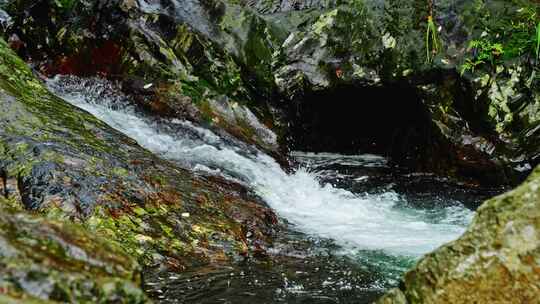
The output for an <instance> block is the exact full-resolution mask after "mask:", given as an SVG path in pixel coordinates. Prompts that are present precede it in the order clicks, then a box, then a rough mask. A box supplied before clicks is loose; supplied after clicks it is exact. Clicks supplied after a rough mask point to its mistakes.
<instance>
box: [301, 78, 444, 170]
mask: <svg viewBox="0 0 540 304" xmlns="http://www.w3.org/2000/svg"><path fill="white" fill-rule="evenodd" d="M290 115H292V119H291V120H290V121H292V122H293V125H292V126H291V132H292V134H291V142H290V147H291V148H292V149H293V150H299V151H311V152H333V153H341V154H363V153H371V154H378V155H382V156H385V157H388V158H390V159H391V160H392V161H393V162H394V163H396V164H399V165H403V166H407V167H413V168H421V167H425V166H426V163H427V162H428V160H427V159H426V158H430V159H432V157H434V155H433V152H435V151H434V150H438V151H440V149H438V148H437V147H438V146H439V145H438V144H437V140H436V133H435V132H434V124H433V122H432V121H431V119H430V115H429V113H428V109H427V108H426V106H425V105H424V104H423V103H422V101H421V98H420V97H419V96H418V94H417V93H416V91H415V90H414V88H411V87H405V86H399V85H396V86H385V87H360V86H342V87H336V88H334V89H331V90H325V91H318V92H311V93H308V94H305V95H304V96H303V97H302V98H300V99H297V100H295V102H294V106H293V109H292V110H291V112H290Z"/></svg>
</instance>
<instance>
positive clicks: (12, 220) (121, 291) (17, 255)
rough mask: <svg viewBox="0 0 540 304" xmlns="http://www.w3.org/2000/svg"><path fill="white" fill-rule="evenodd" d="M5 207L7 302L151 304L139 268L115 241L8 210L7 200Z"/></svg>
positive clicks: (0, 249) (0, 244)
mask: <svg viewBox="0 0 540 304" xmlns="http://www.w3.org/2000/svg"><path fill="white" fill-rule="evenodd" d="M0 203H1V204H2V207H0V266H1V268H0V286H1V292H0V301H2V302H3V303H16V301H21V302H24V303H34V302H35V303H49V302H46V301H51V303H52V302H55V303H58V302H72V303H73V302H101V303H112V302H115V303H146V302H147V301H148V299H147V297H146V296H145V294H144V293H143V291H142V290H141V289H140V284H141V268H140V266H139V264H138V263H137V262H136V261H135V260H134V259H133V258H132V257H131V256H129V255H127V254H126V253H125V252H124V251H123V250H122V249H121V248H120V247H118V246H117V245H115V244H114V243H111V242H109V241H108V240H106V239H104V238H100V237H97V236H95V235H93V234H92V233H89V232H88V231H87V230H86V229H84V228H83V227H81V226H80V225H75V224H72V223H67V222H62V221H55V220H47V219H43V218H41V217H39V216H35V215H29V214H27V213H26V212H21V211H20V210H19V211H17V210H13V209H11V208H6V207H5V205H6V202H5V199H4V198H0ZM41 301H43V302H41Z"/></svg>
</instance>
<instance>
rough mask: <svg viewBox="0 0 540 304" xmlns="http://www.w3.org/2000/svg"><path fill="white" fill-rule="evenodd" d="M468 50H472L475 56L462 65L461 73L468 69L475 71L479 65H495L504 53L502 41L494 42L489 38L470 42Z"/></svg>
mask: <svg viewBox="0 0 540 304" xmlns="http://www.w3.org/2000/svg"><path fill="white" fill-rule="evenodd" d="M468 50H469V51H472V52H473V53H474V56H473V57H472V58H467V59H466V60H465V63H464V64H463V65H462V66H461V74H464V73H465V72H467V71H471V72H474V71H475V69H476V68H477V67H479V66H481V65H483V64H486V63H489V64H491V66H494V65H495V64H496V63H497V62H498V60H499V59H500V58H501V56H502V55H503V54H504V48H503V45H502V44H501V43H492V42H490V41H489V40H487V39H482V40H472V41H471V42H470V43H469V47H468Z"/></svg>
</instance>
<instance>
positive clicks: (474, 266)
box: [378, 167, 540, 304]
mask: <svg viewBox="0 0 540 304" xmlns="http://www.w3.org/2000/svg"><path fill="white" fill-rule="evenodd" d="M539 260H540V167H538V168H536V170H535V171H534V172H533V173H532V174H531V176H530V177H529V178H528V179H527V181H526V182H525V183H523V184H522V185H521V186H519V187H518V188H516V189H515V190H513V191H510V192H508V193H506V194H503V195H501V196H498V197H495V198H493V199H491V200H488V201H487V202H485V203H484V204H483V205H482V206H481V207H480V208H479V209H478V213H477V215H476V216H475V218H474V220H473V222H472V224H471V225H470V227H469V228H468V230H467V231H466V232H465V234H464V235H463V236H462V237H460V238H459V239H458V240H456V241H454V242H451V243H449V244H447V245H444V246H442V247H441V248H439V249H437V250H435V251H434V252H432V253H430V254H428V255H426V256H425V257H424V258H423V259H422V260H420V262H418V264H417V265H416V267H415V268H414V269H413V270H411V271H410V272H408V273H407V274H405V276H404V279H403V284H402V285H401V286H400V288H399V289H394V290H391V291H390V292H388V294H387V295H386V296H384V297H383V298H381V299H380V300H379V301H378V303H381V304H382V303H388V304H389V303H534V302H536V301H537V300H538V296H539V295H540V263H539V262H538V261H539Z"/></svg>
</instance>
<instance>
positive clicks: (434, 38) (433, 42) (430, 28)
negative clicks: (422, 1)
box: [426, 16, 440, 62]
mask: <svg viewBox="0 0 540 304" xmlns="http://www.w3.org/2000/svg"><path fill="white" fill-rule="evenodd" d="M439 50H440V41H439V36H438V35H437V26H436V25H435V22H434V21H433V17H432V16H429V17H428V22H427V29H426V58H427V61H428V62H432V61H433V57H434V55H435V54H437V53H438V52H439Z"/></svg>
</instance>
